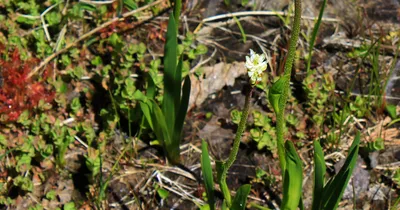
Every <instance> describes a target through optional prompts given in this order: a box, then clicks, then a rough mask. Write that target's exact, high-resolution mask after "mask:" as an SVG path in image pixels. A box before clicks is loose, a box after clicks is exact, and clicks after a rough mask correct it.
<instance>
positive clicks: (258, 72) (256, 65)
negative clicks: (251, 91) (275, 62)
mask: <svg viewBox="0 0 400 210" xmlns="http://www.w3.org/2000/svg"><path fill="white" fill-rule="evenodd" d="M268 62H269V57H267V58H266V57H265V55H264V54H261V55H259V54H256V53H255V52H254V51H253V50H252V49H250V57H249V56H246V64H245V66H246V68H247V74H248V75H249V77H250V80H251V83H252V84H253V85H254V84H255V83H257V82H259V81H261V76H262V72H263V71H265V70H266V69H267V66H268Z"/></svg>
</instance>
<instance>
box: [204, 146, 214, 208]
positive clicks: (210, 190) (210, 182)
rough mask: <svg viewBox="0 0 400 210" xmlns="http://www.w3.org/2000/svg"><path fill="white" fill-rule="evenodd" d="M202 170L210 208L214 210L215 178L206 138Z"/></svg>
mask: <svg viewBox="0 0 400 210" xmlns="http://www.w3.org/2000/svg"><path fill="white" fill-rule="evenodd" d="M201 171H202V173H203V179H204V185H205V187H206V192H207V199H208V204H209V207H210V210H214V209H215V200H214V178H213V174H212V168H211V161H210V157H209V156H208V149H207V142H206V141H204V139H203V140H202V144H201Z"/></svg>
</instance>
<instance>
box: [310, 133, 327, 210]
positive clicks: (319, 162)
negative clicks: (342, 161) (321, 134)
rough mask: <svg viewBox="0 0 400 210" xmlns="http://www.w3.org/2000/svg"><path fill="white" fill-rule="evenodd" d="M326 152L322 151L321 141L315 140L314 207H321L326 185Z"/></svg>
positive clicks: (314, 209) (317, 208)
mask: <svg viewBox="0 0 400 210" xmlns="http://www.w3.org/2000/svg"><path fill="white" fill-rule="evenodd" d="M324 157H325V156H324V152H323V151H322V148H321V145H320V144H319V141H314V193H313V203H312V209H313V210H319V209H321V202H322V200H321V197H322V193H323V190H324V185H325V172H326V165H325V160H324Z"/></svg>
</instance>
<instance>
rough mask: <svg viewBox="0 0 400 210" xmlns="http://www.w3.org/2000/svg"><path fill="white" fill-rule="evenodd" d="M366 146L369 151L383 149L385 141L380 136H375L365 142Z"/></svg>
mask: <svg viewBox="0 0 400 210" xmlns="http://www.w3.org/2000/svg"><path fill="white" fill-rule="evenodd" d="M367 148H368V151H369V152H374V151H379V150H383V149H385V142H384V139H383V138H382V137H379V138H376V139H375V140H374V141H372V142H368V143H367Z"/></svg>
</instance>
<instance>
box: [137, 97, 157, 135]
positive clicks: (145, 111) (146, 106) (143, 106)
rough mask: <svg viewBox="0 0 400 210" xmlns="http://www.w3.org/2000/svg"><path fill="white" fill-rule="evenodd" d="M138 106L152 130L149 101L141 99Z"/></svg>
mask: <svg viewBox="0 0 400 210" xmlns="http://www.w3.org/2000/svg"><path fill="white" fill-rule="evenodd" d="M140 108H141V109H142V112H143V114H144V116H145V118H146V120H147V122H148V123H149V125H150V128H151V129H152V130H154V126H153V120H152V118H151V110H152V108H151V103H146V102H144V101H141V102H140Z"/></svg>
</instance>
